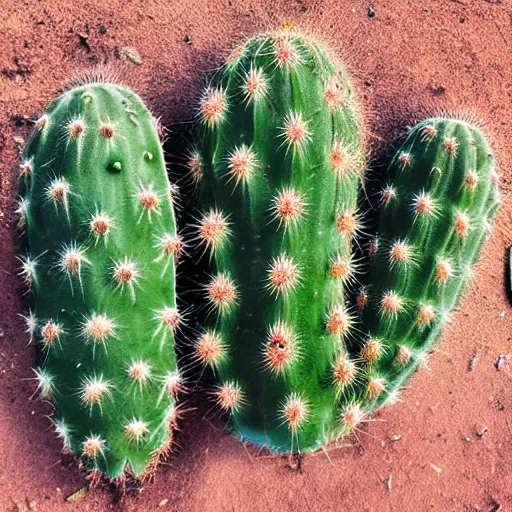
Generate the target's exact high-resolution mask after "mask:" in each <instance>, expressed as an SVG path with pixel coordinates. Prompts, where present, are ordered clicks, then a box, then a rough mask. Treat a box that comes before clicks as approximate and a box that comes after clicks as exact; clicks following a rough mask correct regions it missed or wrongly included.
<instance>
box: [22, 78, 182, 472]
mask: <svg viewBox="0 0 512 512" xmlns="http://www.w3.org/2000/svg"><path fill="white" fill-rule="evenodd" d="M24 157H25V160H24V162H23V164H22V166H21V180H22V181H21V187H22V189H23V193H24V195H23V199H22V200H21V202H20V206H19V212H20V214H21V222H22V223H24V224H25V225H26V232H27V235H28V237H27V238H28V250H29V252H28V254H27V255H26V256H24V257H23V258H22V261H23V264H22V270H21V273H22V275H23V277H24V279H25V280H26V282H27V284H29V285H30V287H31V290H32V293H33V309H32V312H31V313H30V314H29V315H27V317H26V320H27V330H28V332H30V334H31V336H33V338H34V339H36V340H37V348H38V363H39V366H38V368H37V369H36V370H35V373H36V379H37V382H38V387H39V390H40V392H41V395H42V397H43V398H45V399H49V400H51V401H52V402H53V404H54V406H55V412H54V424H55V428H56V432H57V435H58V436H59V437H60V438H61V439H62V441H63V443H64V448H65V449H66V450H69V451H71V452H73V453H74V454H76V455H78V456H80V457H81V459H82V461H83V463H84V465H85V466H86V467H87V469H88V470H89V471H93V472H95V473H96V474H98V475H99V474H100V473H101V474H105V475H107V476H108V477H109V478H112V479H115V478H123V477H125V476H126V475H127V474H130V475H132V476H135V477H140V476H143V475H145V474H147V473H148V471H149V469H151V467H152V464H153V463H155V462H157V461H158V458H159V457H160V455H162V454H164V453H165V452H166V450H167V449H168V448H169V447H170V443H171V441H172V427H173V424H174V422H175V418H176V404H175V400H176V393H177V391H178V390H179V387H180V382H181V378H180V376H179V373H178V372H177V370H176V357H175V354H174V330H175V329H176V327H177V325H178V324H179V322H180V316H179V313H178V311H177V308H176V298H175V291H174V285H175V265H174V263H175V259H176V257H177V256H178V255H179V252H180V250H181V247H182V242H181V239H180V237H179V236H177V235H176V232H175V221H174V213H173V207H172V201H171V198H170V188H169V182H168V179H167V175H166V170H165V163H164V159H163V152H162V148H161V146H160V141H159V138H158V134H157V130H156V124H155V120H154V118H153V117H152V116H151V114H150V112H149V111H148V110H147V108H146V107H145V106H144V104H143V103H142V101H141V100H140V98H139V97H138V96H136V95H135V94H134V93H133V92H131V91H129V90H127V89H125V88H122V87H120V86H117V85H113V84H109V83H90V84H85V85H82V86H79V87H77V88H74V89H72V90H70V91H68V92H66V93H64V94H63V95H62V96H61V97H59V98H58V99H57V100H56V101H54V102H53V103H52V105H51V106H50V107H49V109H48V111H47V112H46V114H45V115H43V116H42V117H41V118H40V119H39V121H38V122H37V123H36V129H35V132H34V134H33V135H32V137H31V139H30V141H29V143H28V145H27V147H26V149H25V155H24Z"/></svg>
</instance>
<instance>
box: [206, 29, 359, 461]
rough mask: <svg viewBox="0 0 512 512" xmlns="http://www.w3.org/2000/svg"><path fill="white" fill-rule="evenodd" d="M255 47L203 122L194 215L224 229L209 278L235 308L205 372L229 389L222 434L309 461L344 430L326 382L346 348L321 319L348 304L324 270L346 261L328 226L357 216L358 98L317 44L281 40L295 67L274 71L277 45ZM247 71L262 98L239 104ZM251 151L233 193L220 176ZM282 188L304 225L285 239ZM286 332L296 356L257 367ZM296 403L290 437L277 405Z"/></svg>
mask: <svg viewBox="0 0 512 512" xmlns="http://www.w3.org/2000/svg"><path fill="white" fill-rule="evenodd" d="M278 37H280V36H278V35H276V36H272V35H270V36H267V35H265V36H262V37H257V38H254V39H252V40H250V41H249V42H247V43H246V44H245V45H244V46H243V47H242V48H241V49H240V51H239V53H238V57H236V58H235V59H234V60H231V61H230V62H229V63H228V64H226V66H225V67H224V68H223V69H222V71H221V73H220V77H218V80H217V82H216V85H215V87H216V88H222V89H223V90H224V91H225V92H226V94H227V105H228V110H227V113H226V115H225V117H224V118H223V119H221V120H220V121H219V122H217V123H215V124H214V126H213V127H212V126H211V125H209V124H208V122H207V120H206V119H204V118H203V122H202V126H201V130H200V132H201V133H200V137H199V140H200V143H199V147H198V152H199V155H200V157H201V159H202V166H203V177H202V180H201V190H202V192H201V203H200V204H201V213H202V214H204V213H205V212H207V211H208V210H209V209H210V208H212V207H213V208H216V209H218V210H219V211H220V212H222V214H223V215H224V216H225V217H226V218H227V221H228V223H229V236H228V238H227V239H225V240H224V241H223V243H221V244H220V245H219V246H218V247H216V248H215V250H214V251H210V253H211V254H212V256H213V257H212V258H211V259H210V262H211V267H212V268H211V273H212V275H217V274H219V273H225V274H227V275H228V276H229V277H230V278H231V279H232V280H233V281H234V283H235V285H236V287H237V293H238V299H237V303H236V305H234V306H232V307H231V308H229V309H228V310H227V311H225V312H218V311H214V312H212V313H211V314H210V315H209V316H208V320H209V323H210V327H213V328H214V329H215V330H216V332H217V333H218V334H219V335H220V336H221V337H222V340H223V344H224V346H225V356H224V357H222V358H220V360H219V361H216V362H214V364H213V365H212V366H214V370H215V372H216V375H217V377H218V382H219V384H220V385H222V384H223V383H229V382H236V383H237V384H238V385H239V386H240V390H241V393H242V401H241V403H240V404H239V405H238V406H237V407H235V408H234V409H233V410H232V411H231V412H232V414H231V427H232V430H233V431H234V433H235V434H236V435H238V436H239V437H241V438H242V439H244V440H247V441H251V442H254V443H257V444H260V445H265V446H267V447H268V448H269V449H271V450H272V451H276V452H287V451H290V450H292V451H311V450H316V449H318V448H320V447H321V446H323V445H324V444H326V443H327V442H329V441H330V440H332V439H335V438H337V437H338V436H339V435H340V433H341V431H342V428H341V423H340V412H341V410H342V408H343V403H342V402H343V400H344V398H341V399H340V394H339V392H338V391H337V389H336V386H335V385H334V383H333V363H334V361H335V359H336V356H337V354H339V353H343V352H344V351H345V344H344V340H343V339H341V337H340V336H339V335H336V334H329V333H328V332H327V329H326V321H327V315H328V312H329V310H330V308H331V307H332V306H333V305H335V304H341V305H343V304H344V302H345V286H344V284H343V283H339V282H336V281H335V280H334V279H333V278H332V277H330V275H329V268H330V262H331V259H332V258H334V257H335V256H336V255H337V254H341V255H342V256H344V257H349V256H350V254H351V238H350V237H347V236H345V235H342V234H340V233H338V232H337V229H336V218H337V215H338V214H340V213H343V212H345V211H346V210H354V211H355V209H356V205H357V195H358V185H359V182H360V173H361V169H362V167H364V161H363V158H362V156H361V155H362V141H361V130H360V124H359V120H358V114H357V106H356V101H355V94H354V90H353V88H352V86H351V85H350V82H349V79H348V77H347V74H346V71H345V70H344V69H343V68H340V67H337V66H335V65H334V64H333V61H332V60H331V59H330V58H329V57H328V56H327V54H326V53H325V51H324V50H323V49H322V47H321V46H319V45H318V44H317V43H316V42H312V41H310V40H308V39H306V38H304V37H302V36H300V35H296V34H294V33H291V34H286V33H282V34H281V37H283V38H285V39H286V41H288V42H289V43H290V44H291V46H292V47H293V48H295V50H296V51H297V52H298V55H299V56H300V62H299V63H297V64H286V63H284V64H283V65H281V66H279V65H278V63H277V62H276V46H275V45H276V40H277V38H278ZM251 66H253V67H254V68H256V69H258V68H261V69H262V70H263V76H264V77H265V79H266V80H268V83H267V85H268V94H266V95H263V96H261V97H259V98H257V99H256V98H255V99H253V100H252V101H249V102H248V101H246V99H245V97H244V94H243V93H242V90H241V87H242V85H243V83H244V78H245V77H246V75H247V73H248V72H249V70H250V69H251ZM333 77H337V80H338V81H339V86H340V90H341V91H343V92H344V93H345V94H346V99H345V101H344V104H343V105H342V106H340V107H339V108H334V109H330V108H329V107H328V105H327V104H326V101H325V89H326V85H327V84H328V82H329V79H330V78H333ZM290 112H294V113H301V114H302V117H303V119H304V120H305V121H307V122H308V124H307V130H308V131H309V132H310V136H311V140H310V141H309V142H308V143H306V144H304V146H303V147H302V148H298V147H296V146H293V145H291V146H290V147H289V148H288V147H287V144H286V142H285V139H284V138H283V136H282V132H283V126H284V119H285V116H287V115H289V114H290ZM337 140H342V141H344V144H345V146H347V147H348V148H349V151H350V153H351V156H352V158H353V159H354V162H353V168H352V169H350V172H348V173H347V174H346V175H344V176H342V177H341V178H340V177H337V176H336V173H335V172H334V170H333V169H332V168H331V166H330V152H331V148H332V146H333V143H334V142H335V141H337ZM242 143H244V144H246V145H247V146H251V147H252V151H253V152H254V153H255V155H256V158H257V161H258V167H257V169H256V170H255V172H254V174H253V176H252V177H251V179H250V180H248V181H247V182H245V183H244V182H240V183H238V184H237V185H236V186H235V180H234V179H232V180H229V178H228V177H227V176H226V172H227V166H228V163H227V159H228V158H229V154H230V152H233V151H234V150H235V148H236V147H238V146H240V144H242ZM283 187H293V188H294V189H295V190H296V191H298V192H300V193H301V194H303V199H304V201H305V203H306V204H307V206H306V214H305V215H304V217H303V218H301V219H300V220H299V221H298V223H297V225H296V226H294V225H291V226H290V227H289V228H288V229H285V227H284V225H281V226H280V225H279V221H278V220H276V219H275V218H273V214H272V211H271V208H272V200H273V197H275V196H276V194H277V193H278V191H279V190H280V189H282V188H283ZM281 253H284V254H286V255H287V256H291V257H292V258H293V260H294V263H295V264H297V266H298V269H299V273H300V280H299V284H298V285H297V286H296V287H295V288H294V289H293V290H291V291H290V292H289V293H288V294H282V293H281V294H279V295H278V296H277V297H276V294H275V293H272V291H271V290H269V289H268V287H267V284H268V280H267V278H268V271H269V268H270V264H271V262H272V260H273V259H274V258H277V257H278V256H279V255H280V254H281ZM279 320H281V321H283V322H285V323H286V324H287V325H288V326H289V327H290V328H291V329H292V331H293V333H294V334H295V336H296V338H297V351H298V353H299V356H298V358H297V359H295V360H294V361H293V362H292V363H291V364H290V365H289V367H287V368H285V369H283V370H282V371H280V372H272V371H271V369H270V368H269V367H268V366H266V365H265V360H264V352H265V349H266V347H267V345H268V329H269V328H270V327H271V326H272V325H273V324H275V323H276V322H277V321H279ZM292 393H296V394H297V395H298V396H300V398H301V399H302V400H303V401H304V402H305V404H306V405H307V414H306V420H305V421H304V422H302V423H301V424H300V425H298V427H297V428H293V427H292V426H291V425H290V424H289V423H287V422H286V421H285V420H284V417H283V405H284V402H285V401H286V397H289V396H290V395H291V394H292Z"/></svg>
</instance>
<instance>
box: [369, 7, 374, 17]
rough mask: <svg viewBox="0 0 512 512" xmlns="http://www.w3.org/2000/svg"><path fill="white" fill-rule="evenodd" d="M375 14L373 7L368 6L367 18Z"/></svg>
mask: <svg viewBox="0 0 512 512" xmlns="http://www.w3.org/2000/svg"><path fill="white" fill-rule="evenodd" d="M374 16H375V9H374V8H373V7H372V6H370V7H368V18H373V17H374Z"/></svg>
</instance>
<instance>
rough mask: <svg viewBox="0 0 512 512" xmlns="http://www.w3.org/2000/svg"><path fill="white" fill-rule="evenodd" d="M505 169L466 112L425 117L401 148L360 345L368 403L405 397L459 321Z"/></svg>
mask: <svg viewBox="0 0 512 512" xmlns="http://www.w3.org/2000/svg"><path fill="white" fill-rule="evenodd" d="M497 176H498V175H497V173H496V170H495V162H494V156H493V153H492V150H491V147H490V146H489V143H488V141H487V139H486V138H485V136H484V134H483V133H482V132H481V131H480V130H479V129H478V128H476V127H475V126H472V125H471V124H469V123H468V122H466V121H462V120H458V119H450V118H444V117H439V118H432V119H427V120H425V121H423V122H421V123H419V124H417V125H416V126H414V127H413V128H412V130H411V131H410V133H409V135H408V137H407V139H406V140H405V141H404V143H403V145H402V147H401V148H400V149H399V150H398V152H397V153H396V155H395V156H394V158H393V160H392V162H391V164H390V168H389V170H388V176H387V178H388V180H389V181H388V182H387V183H386V185H385V186H384V187H383V189H382V192H381V194H380V207H381V211H380V217H379V224H378V230H377V237H376V238H375V239H374V240H373V242H372V249H371V254H370V268H369V272H368V274H367V279H365V281H366V284H367V286H365V294H366V301H365V302H364V304H362V309H363V311H362V320H361V322H362V325H361V330H362V331H363V333H364V339H363V340H362V341H361V342H360V344H359V346H357V345H356V346H355V347H353V348H352V351H355V355H358V356H359V357H360V358H361V359H362V360H363V361H365V364H366V368H367V374H368V375H367V377H366V382H365V383H364V386H365V389H364V390H363V395H362V397H361V399H363V398H366V399H367V400H368V404H367V410H368V411H369V410H373V409H376V408H378V407H379V406H380V405H382V404H383V403H385V402H386V401H388V400H389V399H392V398H394V397H395V396H396V394H397V392H398V390H399V388H400V387H401V386H402V385H403V383H404V382H405V381H406V380H407V379H408V377H409V376H410V375H411V373H412V372H413V371H414V370H415V369H416V368H417V367H418V365H419V364H420V363H421V362H422V361H424V360H425V358H426V356H427V354H428V351H429V349H430V348H431V347H432V344H433V343H434V342H435V341H436V339H437V338H438V337H439V335H440V333H441V332H442V329H443V327H444V326H445V325H446V323H447V322H449V321H450V318H451V314H452V311H453V309H454V307H455V306H456V305H457V304H458V302H459V300H460V298H461V296H462V294H463V292H464V290H465V289H466V288H467V285H468V283H469V281H470V279H471V277H472V276H473V274H474V271H473V268H474V266H475V264H476V263H477V261H478V257H479V255H480V251H481V248H482V246H483V244H484V242H485V240H486V239H487V237H488V234H489V232H490V228H491V224H492V221H493V218H494V216H495V213H496V210H497V207H498V204H499V192H498V188H497Z"/></svg>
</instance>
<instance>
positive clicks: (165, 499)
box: [158, 498, 169, 507]
mask: <svg viewBox="0 0 512 512" xmlns="http://www.w3.org/2000/svg"><path fill="white" fill-rule="evenodd" d="M168 502H169V498H164V499H163V500H162V501H161V502H160V503H159V504H158V506H159V507H165V505H167V503H168Z"/></svg>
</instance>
